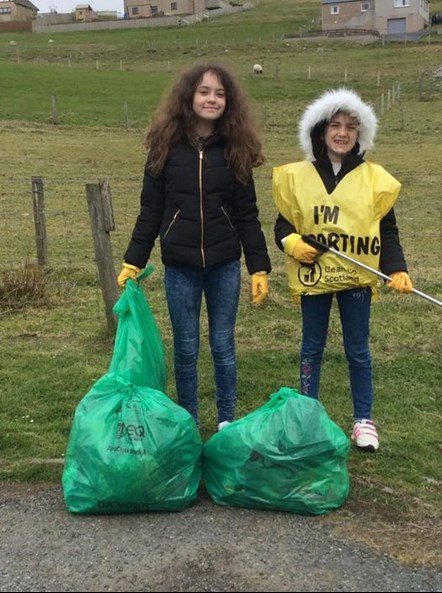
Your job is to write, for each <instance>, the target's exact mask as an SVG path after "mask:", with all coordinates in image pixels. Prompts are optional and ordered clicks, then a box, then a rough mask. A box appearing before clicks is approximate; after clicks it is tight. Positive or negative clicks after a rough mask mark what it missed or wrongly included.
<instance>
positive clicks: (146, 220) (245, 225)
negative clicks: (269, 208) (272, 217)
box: [124, 136, 271, 274]
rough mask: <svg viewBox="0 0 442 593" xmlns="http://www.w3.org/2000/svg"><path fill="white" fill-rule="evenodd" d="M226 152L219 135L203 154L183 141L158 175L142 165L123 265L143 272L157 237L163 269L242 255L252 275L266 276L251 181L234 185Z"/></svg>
mask: <svg viewBox="0 0 442 593" xmlns="http://www.w3.org/2000/svg"><path fill="white" fill-rule="evenodd" d="M224 149H225V141H224V139H223V138H222V137H220V136H218V137H213V138H211V139H210V140H209V141H208V142H207V143H206V145H205V146H204V148H203V149H201V150H197V148H195V146H193V145H192V144H191V143H190V142H188V141H187V140H186V139H183V140H181V141H180V142H178V143H177V144H176V145H175V146H174V147H173V148H172V149H171V150H170V152H169V155H168V157H167V159H166V162H165V165H164V167H163V170H162V172H161V174H160V175H159V176H155V175H153V174H152V173H151V172H150V171H149V167H148V164H147V165H146V170H145V175H144V182H143V189H142V192H141V210H140V214H139V215H138V218H137V221H136V224H135V228H134V231H133V233H132V239H131V241H130V243H129V247H128V249H127V251H126V253H125V255H124V261H125V262H126V263H130V264H133V265H135V266H138V267H139V268H143V267H144V266H145V265H146V262H147V260H148V259H149V256H150V253H151V250H152V248H153V246H154V243H155V240H156V238H157V237H158V235H159V236H160V245H161V258H162V262H163V263H164V264H165V265H182V264H187V265H192V266H197V267H200V268H201V267H207V266H212V265H214V264H219V263H223V262H228V261H233V260H237V259H239V258H240V257H241V251H242V250H243V251H244V255H245V260H246V265H247V269H248V271H249V273H250V274H253V273H254V272H257V271H260V270H263V271H266V272H270V270H271V265H270V259H269V256H268V253H267V246H266V241H265V237H264V234H263V232H262V229H261V224H260V222H259V219H258V214H259V213H258V208H257V204H256V193H255V186H254V182H253V179H252V177H251V178H250V180H249V182H248V183H247V184H246V185H242V184H241V183H239V182H238V181H236V180H235V178H234V175H233V171H232V170H231V169H230V168H229V167H228V164H227V161H226V159H225V157H224Z"/></svg>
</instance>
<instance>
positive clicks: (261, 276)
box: [252, 272, 269, 305]
mask: <svg viewBox="0 0 442 593" xmlns="http://www.w3.org/2000/svg"><path fill="white" fill-rule="evenodd" d="M268 294H269V281H268V278H267V273H266V272H256V273H255V274H252V303H253V304H254V305H260V304H261V303H262V302H264V301H265V299H266V298H267V295H268Z"/></svg>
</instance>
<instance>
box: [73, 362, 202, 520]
mask: <svg viewBox="0 0 442 593" xmlns="http://www.w3.org/2000/svg"><path fill="white" fill-rule="evenodd" d="M201 453H202V441H201V437H200V434H199V432H198V428H197V426H196V424H195V421H194V420H193V418H192V416H191V415H190V414H189V413H188V412H187V411H186V410H184V408H182V407H180V406H178V405H177V404H175V403H174V402H173V401H172V400H171V399H170V398H169V397H168V396H167V395H165V394H164V393H162V392H160V391H157V390H155V389H153V388H151V387H142V386H139V385H133V384H131V383H128V382H127V381H126V380H125V379H124V378H123V377H121V376H119V375H117V374H114V373H107V374H106V375H104V376H103V377H101V379H99V380H98V381H97V382H96V383H95V384H94V385H93V386H92V388H91V390H90V391H89V392H88V393H87V394H86V395H85V396H84V397H83V399H82V400H81V401H80V403H79V404H78V406H77V409H76V412H75V415H74V420H73V423H72V427H71V432H70V435H69V440H68V445H67V450H66V458H65V465H64V470H63V475H62V486H63V494H64V500H65V504H66V507H67V509H68V510H69V511H70V512H72V513H131V512H141V511H180V510H182V509H184V508H186V507H187V506H189V505H190V504H191V503H192V502H193V501H194V500H195V499H196V497H197V491H198V488H199V484H200V479H201Z"/></svg>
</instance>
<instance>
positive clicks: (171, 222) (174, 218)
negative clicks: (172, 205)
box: [163, 208, 181, 239]
mask: <svg viewBox="0 0 442 593" xmlns="http://www.w3.org/2000/svg"><path fill="white" fill-rule="evenodd" d="M180 211H181V208H178V210H177V211H176V212H175V214H174V215H173V218H172V220H171V221H170V223H169V226H168V227H167V229H166V232H165V233H164V235H163V239H165V238H166V237H167V235H168V233H169V231H170V229H171V228H172V225H173V224H174V222H175V220H176V219H177V216H178V214H179V213H180Z"/></svg>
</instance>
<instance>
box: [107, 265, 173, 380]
mask: <svg viewBox="0 0 442 593" xmlns="http://www.w3.org/2000/svg"><path fill="white" fill-rule="evenodd" d="M152 271H153V266H148V267H147V268H146V270H145V271H144V272H143V274H141V275H140V276H139V278H138V280H142V279H144V278H147V277H148V276H149V275H150V274H151V273H152ZM113 311H114V313H115V315H116V316H117V317H118V324H117V333H116V336H115V345H114V352H113V356H112V360H111V363H110V366H109V369H108V371H109V372H110V373H116V374H119V375H121V376H122V377H124V378H125V379H126V381H127V382H128V383H133V384H134V385H142V386H144V387H153V388H154V389H158V390H159V391H163V392H164V391H166V380H167V374H166V357H165V353H164V346H163V342H162V339H161V334H160V331H159V329H158V326H157V323H156V321H155V317H154V316H153V313H152V311H151V309H150V306H149V303H148V301H147V298H146V296H145V294H144V291H143V288H142V286H141V285H140V284H139V283H138V282H136V281H134V280H128V281H127V282H126V288H125V289H124V291H123V292H122V293H121V296H120V298H119V299H118V301H117V302H116V303H115V305H114V307H113Z"/></svg>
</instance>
